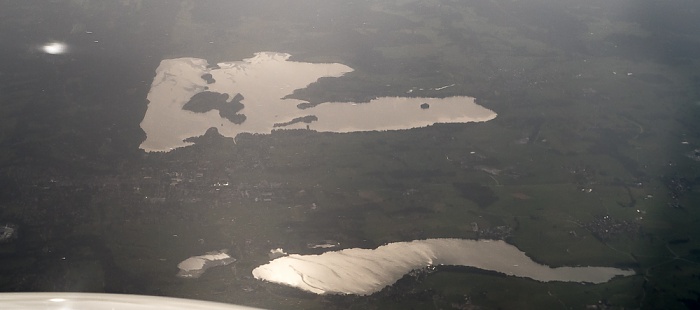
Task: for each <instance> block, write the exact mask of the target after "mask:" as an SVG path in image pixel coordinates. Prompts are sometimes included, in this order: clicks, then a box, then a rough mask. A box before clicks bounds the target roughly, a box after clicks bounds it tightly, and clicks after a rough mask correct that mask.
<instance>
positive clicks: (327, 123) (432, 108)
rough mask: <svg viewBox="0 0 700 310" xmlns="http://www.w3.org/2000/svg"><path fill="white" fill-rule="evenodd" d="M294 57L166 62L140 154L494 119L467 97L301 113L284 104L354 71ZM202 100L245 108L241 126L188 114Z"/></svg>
mask: <svg viewBox="0 0 700 310" xmlns="http://www.w3.org/2000/svg"><path fill="white" fill-rule="evenodd" d="M289 57H290V55H289V54H285V53H274V52H260V53H256V54H255V56H254V57H252V58H248V59H244V60H242V61H234V62H224V63H218V64H216V65H210V64H209V63H207V61H206V60H204V59H198V58H177V59H166V60H163V61H161V63H160V65H159V66H158V68H157V69H156V76H155V78H154V79H153V82H152V84H151V89H150V92H149V93H148V100H149V104H148V110H147V111H146V115H145V117H144V119H143V121H142V122H141V128H142V129H143V130H144V131H145V132H146V136H147V137H146V140H145V141H144V142H143V143H142V144H141V148H142V149H144V150H146V151H149V152H150V151H169V150H172V149H174V148H177V147H182V146H186V145H189V144H191V143H189V142H184V141H183V140H184V139H187V138H190V137H193V136H199V135H202V134H204V133H205V132H206V130H207V129H209V128H210V127H216V128H217V129H218V130H219V133H221V134H222V135H224V136H228V137H235V136H236V135H237V134H238V133H241V132H248V133H270V132H271V131H272V130H273V129H298V128H308V129H311V130H316V131H324V132H355V131H372V130H401V129H410V128H417V127H425V126H429V125H432V124H435V123H465V122H483V121H488V120H491V119H493V118H495V117H496V113H495V112H493V111H491V110H489V109H486V108H484V107H482V106H480V105H478V104H476V103H475V101H474V98H472V97H466V96H458V97H448V98H419V97H410V98H409V97H380V98H377V99H374V100H372V101H370V102H369V103H353V102H327V103H322V104H320V105H316V106H314V107H310V108H306V109H301V108H299V107H297V105H299V104H301V103H304V101H301V100H297V99H282V98H284V97H285V96H287V95H290V94H292V92H294V90H296V89H303V88H306V87H307V86H308V85H310V84H312V83H314V82H316V81H317V80H318V79H319V78H322V77H340V76H342V75H343V74H346V73H348V72H351V71H353V69H352V68H350V67H348V66H345V65H343V64H337V63H305V62H296V61H289ZM204 92H210V93H213V96H214V97H216V96H217V94H220V95H221V97H223V98H218V99H220V104H222V105H239V106H241V105H242V108H240V109H239V110H236V111H235V112H232V113H237V114H235V115H236V117H239V122H238V123H236V122H233V121H232V120H231V118H226V117H224V116H223V115H224V112H223V111H221V109H219V110H217V109H215V108H211V107H209V108H206V107H204V108H203V107H199V108H196V109H185V106H186V105H188V102H190V101H192V99H193V97H194V96H195V95H198V94H201V93H204ZM236 98H239V99H236ZM241 98H242V99H241ZM234 101H235V102H234ZM210 104H211V103H206V102H204V103H202V105H210ZM423 104H427V105H428V106H429V108H428V106H425V105H423ZM421 105H423V107H421ZM197 109H200V110H201V111H197ZM220 111H221V112H220ZM302 119H304V120H306V122H303V121H301V120H302ZM275 124H277V125H275ZM283 124H284V126H280V125H283Z"/></svg>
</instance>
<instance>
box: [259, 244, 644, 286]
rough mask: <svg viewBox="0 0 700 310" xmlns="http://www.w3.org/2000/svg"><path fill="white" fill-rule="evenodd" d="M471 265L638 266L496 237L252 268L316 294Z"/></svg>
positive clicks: (602, 271) (569, 271)
mask: <svg viewBox="0 0 700 310" xmlns="http://www.w3.org/2000/svg"><path fill="white" fill-rule="evenodd" d="M436 265H454V266H470V267H475V268H479V269H483V270H492V271H497V272H500V273H503V274H506V275H509V276H517V277H525V278H531V279H534V280H537V281H543V282H547V281H565V282H588V283H603V282H607V281H609V280H610V279H612V278H614V277H616V276H629V275H633V274H634V271H632V270H624V269H617V268H611V267H557V268H552V267H549V266H546V265H542V264H538V263H536V262H534V261H533V260H532V259H530V258H529V257H527V255H525V253H523V252H522V251H520V250H519V249H518V248H516V247H515V246H513V245H510V244H508V243H506V242H504V241H495V240H465V239H427V240H416V241H411V242H395V243H390V244H387V245H384V246H380V247H378V248H376V249H357V248H354V249H345V250H340V251H333V252H326V253H323V254H321V255H298V254H292V255H289V256H285V257H280V258H277V259H275V260H273V261H271V262H270V263H268V264H265V265H262V266H260V267H257V268H255V269H254V270H253V276H254V277H255V278H257V279H262V280H266V281H270V282H274V283H279V284H283V285H287V286H292V287H296V288H299V289H302V290H305V291H309V292H312V293H317V294H327V293H330V294H357V295H369V294H372V293H375V292H378V291H380V290H382V289H383V288H384V287H386V286H388V285H391V284H393V283H394V282H396V281H397V280H399V279H400V278H401V277H403V276H404V275H405V274H406V273H408V272H409V271H411V270H414V269H420V268H425V267H427V266H436Z"/></svg>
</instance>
